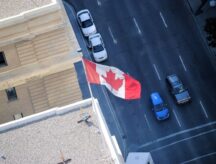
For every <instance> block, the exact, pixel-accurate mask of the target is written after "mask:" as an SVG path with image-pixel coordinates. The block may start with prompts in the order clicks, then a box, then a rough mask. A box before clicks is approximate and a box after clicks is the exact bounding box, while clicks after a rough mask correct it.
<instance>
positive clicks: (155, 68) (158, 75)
mask: <svg viewBox="0 0 216 164" xmlns="http://www.w3.org/2000/svg"><path fill="white" fill-rule="evenodd" d="M153 67H154V70H155V72H156V74H157V77H158V79H159V80H161V77H160V74H159V72H158V70H157V67H156V65H155V64H153Z"/></svg>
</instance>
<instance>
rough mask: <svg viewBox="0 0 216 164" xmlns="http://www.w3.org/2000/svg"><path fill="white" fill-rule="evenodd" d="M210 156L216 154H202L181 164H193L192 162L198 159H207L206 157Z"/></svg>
mask: <svg viewBox="0 0 216 164" xmlns="http://www.w3.org/2000/svg"><path fill="white" fill-rule="evenodd" d="M212 155H216V152H212V153H208V154H204V155H201V156H198V157H196V158H193V159H190V160H188V161H184V162H182V163H181V164H185V163H191V162H194V161H197V160H199V159H202V158H205V157H208V156H212Z"/></svg>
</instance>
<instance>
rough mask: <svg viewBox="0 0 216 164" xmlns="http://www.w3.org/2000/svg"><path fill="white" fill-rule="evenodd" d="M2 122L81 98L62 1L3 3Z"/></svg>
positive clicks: (0, 52) (0, 19) (9, 0)
mask: <svg viewBox="0 0 216 164" xmlns="http://www.w3.org/2000/svg"><path fill="white" fill-rule="evenodd" d="M0 6H1V10H0V123H4V122H7V121H11V120H14V119H17V118H20V117H24V116H27V115H31V114H33V113H37V112H41V111H43V110H46V109H50V108H52V107H56V106H58V107H59V106H63V105H66V104H70V103H73V102H76V101H78V100H81V99H82V95H81V92H80V88H79V84H78V81H77V75H76V72H75V68H74V64H73V63H74V62H77V61H79V60H80V54H79V53H78V52H77V50H78V49H79V45H78V43H77V40H76V37H75V34H74V32H73V30H72V28H71V26H70V23H69V20H68V18H67V15H66V12H65V10H64V7H63V4H62V2H61V1H60V0H1V1H0Z"/></svg>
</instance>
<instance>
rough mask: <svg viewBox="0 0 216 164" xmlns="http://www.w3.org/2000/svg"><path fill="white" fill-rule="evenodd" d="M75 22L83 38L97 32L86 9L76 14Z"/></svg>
mask: <svg viewBox="0 0 216 164" xmlns="http://www.w3.org/2000/svg"><path fill="white" fill-rule="evenodd" d="M77 20H78V23H79V25H80V27H81V29H82V32H83V34H84V36H86V37H88V36H89V35H91V34H95V33H96V32H97V30H96V27H95V24H94V21H93V19H92V16H91V14H90V12H89V10H88V9H84V10H81V11H79V12H78V13H77Z"/></svg>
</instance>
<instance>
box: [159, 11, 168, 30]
mask: <svg viewBox="0 0 216 164" xmlns="http://www.w3.org/2000/svg"><path fill="white" fill-rule="evenodd" d="M160 17H161V19H162V21H163V23H164V26H165V27H166V28H167V27H168V26H167V24H166V21H165V19H164V17H163V14H162V13H161V12H160Z"/></svg>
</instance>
